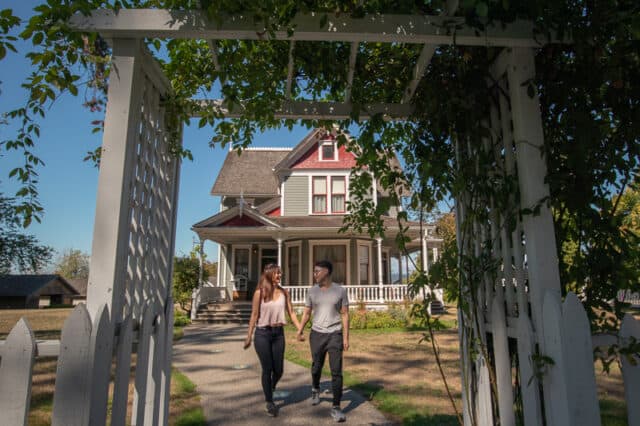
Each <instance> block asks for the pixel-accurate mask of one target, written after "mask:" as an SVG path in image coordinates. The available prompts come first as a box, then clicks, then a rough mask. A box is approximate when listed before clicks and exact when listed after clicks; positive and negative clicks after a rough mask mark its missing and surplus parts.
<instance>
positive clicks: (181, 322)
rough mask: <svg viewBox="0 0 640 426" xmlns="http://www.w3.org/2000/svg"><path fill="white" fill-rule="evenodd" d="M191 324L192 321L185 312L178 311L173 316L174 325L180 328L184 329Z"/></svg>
mask: <svg viewBox="0 0 640 426" xmlns="http://www.w3.org/2000/svg"><path fill="white" fill-rule="evenodd" d="M189 324H191V319H190V318H189V317H188V316H187V314H185V313H184V312H178V311H176V312H175V313H174V316H173V325H174V326H178V327H184V326H185V325H189Z"/></svg>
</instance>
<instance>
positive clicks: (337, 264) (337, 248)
mask: <svg viewBox="0 0 640 426" xmlns="http://www.w3.org/2000/svg"><path fill="white" fill-rule="evenodd" d="M320 260H328V261H329V262H331V264H332V266H333V273H332V274H331V279H332V280H333V282H335V283H338V284H345V283H346V282H347V281H346V280H347V246H346V245H326V246H325V245H322V246H319V245H316V246H313V263H314V264H315V263H316V262H318V261H320Z"/></svg>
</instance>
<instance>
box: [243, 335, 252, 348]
mask: <svg viewBox="0 0 640 426" xmlns="http://www.w3.org/2000/svg"><path fill="white" fill-rule="evenodd" d="M249 346H251V336H247V338H246V339H244V348H243V349H247V348H248V347H249Z"/></svg>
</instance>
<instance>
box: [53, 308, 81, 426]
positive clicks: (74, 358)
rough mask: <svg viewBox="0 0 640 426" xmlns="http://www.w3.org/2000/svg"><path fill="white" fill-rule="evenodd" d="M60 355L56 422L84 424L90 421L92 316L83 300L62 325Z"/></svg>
mask: <svg viewBox="0 0 640 426" xmlns="http://www.w3.org/2000/svg"><path fill="white" fill-rule="evenodd" d="M60 341H61V342H60V356H59V357H58V367H57V369H56V388H55V392H54V394H53V414H52V421H51V424H52V425H53V426H75V425H78V426H81V425H82V426H84V425H86V424H87V421H88V414H89V413H88V405H89V404H88V402H89V401H88V399H87V395H89V389H88V387H89V375H88V372H89V368H88V367H89V364H90V362H89V350H90V348H89V346H90V342H91V318H90V317H89V312H87V308H86V307H85V305H84V304H80V305H78V306H76V308H75V309H74V310H73V311H72V312H71V314H70V315H69V317H67V319H66V321H65V322H64V326H63V327H62V336H61V339H60Z"/></svg>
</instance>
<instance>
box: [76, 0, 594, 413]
mask: <svg viewBox="0 0 640 426" xmlns="http://www.w3.org/2000/svg"><path fill="white" fill-rule="evenodd" d="M321 18H322V14H319V13H316V14H309V15H304V16H297V17H295V18H294V19H293V21H292V22H291V25H290V27H291V28H293V29H294V31H293V33H291V34H290V33H289V32H288V31H287V29H286V28H283V29H282V30H281V31H275V33H272V34H267V33H266V32H265V29H264V28H261V27H258V26H256V24H254V22H253V20H252V18H251V17H249V16H228V17H225V18H223V19H220V20H219V21H217V22H211V21H209V20H208V19H207V18H206V15H205V14H204V13H202V12H197V11H167V10H120V11H119V12H118V13H114V12H112V11H96V12H94V13H93V14H92V15H91V16H88V17H85V16H79V15H78V16H75V17H74V18H73V19H72V21H71V24H72V25H73V26H74V27H75V28H76V29H78V30H80V31H96V32H98V33H100V34H101V35H102V37H103V38H105V39H107V40H110V44H111V47H112V49H113V57H112V61H113V65H112V69H113V70H114V71H116V72H115V73H114V72H112V74H111V77H110V86H109V95H108V106H107V116H106V120H105V135H104V143H103V150H104V153H103V156H102V160H101V169H100V180H99V188H98V208H97V214H96V226H95V231H94V232H95V237H94V245H93V250H92V253H93V255H92V265H91V277H90V280H89V288H88V307H89V312H90V313H92V314H93V313H95V312H96V311H97V309H98V307H99V306H101V305H102V304H104V303H106V304H107V306H108V307H109V308H110V311H111V313H112V318H114V319H115V321H116V322H117V321H118V320H119V319H120V318H121V317H122V315H123V311H126V310H129V311H131V312H133V314H134V318H136V317H138V318H139V316H140V314H139V312H142V309H141V306H142V305H143V304H144V303H148V301H149V300H155V305H154V306H156V311H157V312H165V311H166V310H167V309H168V307H169V305H170V286H169V283H170V278H169V277H170V272H171V264H170V262H168V261H167V262H164V263H163V262H152V265H147V264H146V263H145V262H147V261H148V255H149V253H151V254H153V253H154V252H155V250H156V249H157V248H156V247H157V246H156V244H157V240H149V233H148V232H146V231H147V230H146V229H145V228H144V226H145V225H144V224H146V223H151V222H153V221H154V220H155V219H163V223H167V224H168V227H167V228H166V232H165V233H163V234H162V233H161V234H157V235H156V234H154V235H155V236H156V237H163V238H166V237H168V236H171V238H168V241H167V242H168V245H167V248H171V247H172V244H173V233H174V231H173V229H174V228H175V223H174V221H172V219H173V218H175V207H176V205H175V200H176V195H175V194H176V190H177V186H178V182H177V178H178V173H177V171H176V168H177V164H175V161H169V162H167V163H165V164H160V163H154V162H149V161H147V160H148V155H152V156H153V155H155V154H156V148H157V146H158V145H157V144H158V143H160V145H161V142H162V137H163V136H162V133H161V132H162V123H161V122H162V114H163V111H162V106H161V104H159V103H158V99H159V97H161V96H163V95H165V94H167V93H168V92H170V87H169V85H168V84H167V82H166V79H165V78H164V76H163V74H162V72H161V70H160V67H159V66H158V65H157V63H156V61H155V60H154V59H153V58H152V57H151V56H150V55H149V54H148V53H146V49H145V44H144V39H145V38H148V37H152V38H156V37H158V38H173V39H176V38H196V39H200V40H207V42H208V45H209V47H210V53H211V60H212V61H213V64H214V66H215V67H216V69H220V66H221V64H220V62H219V61H220V55H219V54H218V48H217V41H218V40H224V39H230V40H264V41H265V42H268V41H269V40H273V39H275V40H286V41H288V42H289V46H290V48H289V54H288V55H289V57H288V75H287V81H286V93H285V95H284V100H283V104H282V108H281V110H279V111H276V112H275V113H274V114H275V117H277V118H292V119H303V118H307V119H309V118H310V119H335V120H338V119H342V118H347V117H349V116H350V114H351V111H352V103H351V101H352V99H351V85H352V82H353V78H354V73H355V64H356V59H357V55H358V51H359V46H360V44H361V43H411V44H419V45H421V46H422V51H421V53H420V55H419V57H418V59H417V61H416V63H415V65H414V68H413V73H412V75H411V79H410V82H409V84H408V86H407V87H406V89H405V91H404V93H403V96H402V101H401V102H400V103H394V104H388V103H376V104H368V105H364V106H363V107H362V108H361V110H362V111H363V113H362V114H361V115H360V117H361V119H367V118H368V117H370V116H372V115H373V114H378V113H383V114H384V115H385V116H386V118H387V119H391V120H404V119H407V118H408V117H409V116H410V115H411V113H412V99H413V97H414V95H415V91H416V88H417V86H418V83H419V81H420V80H421V79H422V78H424V77H425V74H426V73H427V68H428V65H429V62H430V60H431V58H432V56H433V55H434V52H435V50H436V48H437V47H438V46H440V45H452V44H458V45H471V46H487V47H503V48H504V50H503V52H502V54H501V55H500V56H499V58H498V59H497V61H496V63H495V65H494V69H493V70H492V72H493V76H494V78H495V80H496V81H503V83H504V84H505V88H507V86H508V90H506V91H505V93H508V94H509V99H505V108H506V109H505V110H503V111H496V112H497V114H496V115H497V117H494V118H495V123H494V125H495V126H496V127H497V129H501V130H502V131H503V133H505V136H509V141H508V142H506V139H505V143H509V144H513V145H512V146H513V147H515V149H514V150H509V149H507V151H515V153H514V154H515V160H514V159H513V158H511V159H509V158H505V159H504V161H507V162H508V161H511V164H510V168H511V171H512V172H515V168H516V167H517V173H518V177H519V183H520V191H521V200H520V204H521V205H522V206H532V205H535V204H536V203H537V202H538V201H539V200H541V199H543V198H544V197H546V196H548V195H549V189H548V187H547V185H546V184H545V183H544V177H545V175H546V166H545V161H544V159H543V158H542V157H541V156H540V155H539V148H540V147H541V146H542V145H543V134H542V125H541V118H540V110H539V105H538V98H537V96H534V97H533V98H531V97H529V96H528V95H527V93H526V87H523V86H522V83H523V82H525V81H528V80H530V79H532V78H533V77H534V76H535V70H534V49H536V48H538V47H540V45H541V42H540V41H538V40H535V39H534V37H533V27H532V24H531V23H527V22H516V23H514V24H511V25H508V26H506V27H505V28H488V29H487V31H486V32H485V33H483V34H478V33H477V32H476V30H474V29H472V28H469V27H467V26H465V25H464V21H463V19H462V18H454V17H450V16H403V15H369V16H365V17H363V18H359V19H353V18H350V17H348V16H344V15H343V16H340V17H338V16H332V15H329V17H328V19H327V22H326V25H324V26H323V27H321V26H320V20H321ZM452 24H454V25H453V26H452ZM454 27H455V28H457V29H456V30H455V31H454V30H447V28H454ZM301 41H325V42H326V41H339V42H347V43H350V44H351V45H350V46H351V54H350V57H349V66H348V76H347V89H346V91H345V95H344V101H343V102H334V103H327V102H311V101H304V100H296V99H292V98H291V85H292V78H293V76H294V71H295V70H294V55H295V45H296V42H301ZM141 101H142V102H141ZM194 102H196V101H194ZM197 102H200V103H203V104H208V105H209V106H211V107H213V108H215V109H216V112H217V113H218V114H223V115H224V116H226V117H230V118H232V117H241V116H242V114H243V107H242V104H241V103H239V104H238V103H235V104H229V103H227V101H226V100H224V99H212V100H205V101H202V100H199V101H197ZM509 106H510V109H509ZM500 114H502V115H503V116H505V115H506V116H508V117H507V119H508V121H505V120H504V119H503V120H502V121H500ZM148 115H151V116H155V117H157V120H154V119H151V120H150V121H147V123H146V125H144V126H143V130H142V131H140V124H141V120H143V119H144V118H145V117H147V116H148ZM511 121H512V122H513V128H512V129H511V128H509V127H510V126H509V125H508V124H509V123H510V122H511ZM147 128H153V130H154V131H156V130H159V131H160V133H157V134H156V133H154V132H150V131H148V130H145V129H147ZM148 133H154V136H155V138H149V137H147V136H146V135H147V134H148ZM519 141H526V143H519ZM149 142H151V143H152V145H153V146H149V147H148V148H147V149H148V150H145V149H136V146H139V147H147V146H148V143H149ZM464 148H465V147H460V149H461V150H462V151H465V149H464ZM474 149H477V148H472V147H468V150H469V152H467V154H468V155H469V156H471V155H472V154H473V150H474ZM149 168H151V173H152V174H153V173H157V174H158V175H163V176H164V175H171V176H172V181H171V182H169V188H170V190H169V191H166V194H165V196H164V199H165V200H166V201H169V200H171V202H169V204H170V205H171V208H170V209H169V210H168V211H167V214H166V215H165V216H164V218H161V217H158V216H157V214H156V212H155V210H154V209H153V208H148V207H150V206H146V205H145V203H142V205H138V203H136V202H134V203H132V200H136V197H137V196H142V197H143V200H144V195H145V194H154V193H155V191H156V190H157V185H156V183H155V181H149V180H145V176H148V173H149V171H150V170H149ZM136 185H138V186H136ZM114 188H118V189H120V191H117V190H114ZM172 197H173V198H172ZM141 207H142V209H141ZM145 207H147V208H145ZM464 208H465V206H464V202H463V201H460V200H459V203H458V211H457V213H458V215H457V216H458V220H459V221H463V220H464V214H465V211H464ZM138 210H140V211H138ZM494 225H495V226H496V227H497V226H498V224H497V223H496V224H494ZM477 226H478V230H481V231H486V232H491V230H489V229H486V225H485V224H477ZM521 227H522V230H523V232H524V234H525V235H526V240H527V244H526V247H522V248H521V247H520V246H519V245H518V244H515V245H514V246H513V250H515V251H518V250H519V249H520V253H515V254H516V256H520V257H519V258H520V259H523V258H524V256H525V254H526V256H527V261H528V276H529V277H528V280H529V281H528V292H525V291H524V285H519V286H507V288H508V289H511V290H512V291H506V292H504V293H505V294H503V291H501V289H500V288H495V287H494V286H493V285H491V284H490V283H487V285H486V287H484V291H482V292H481V295H480V296H481V297H480V303H481V304H482V307H478V312H480V314H481V318H484V320H483V321H481V322H483V324H482V326H483V327H484V326H485V324H484V323H486V324H487V326H486V329H485V330H472V331H471V332H472V333H473V335H474V336H475V337H479V338H481V339H482V340H483V341H485V342H486V339H487V338H488V337H487V336H488V335H489V334H487V333H491V332H492V331H493V329H496V326H497V325H496V324H495V322H493V323H492V321H491V317H490V316H489V315H490V313H491V309H488V308H490V307H491V306H492V304H493V301H494V300H500V301H501V300H504V299H506V300H507V302H508V303H507V304H506V306H507V307H508V308H507V309H506V310H505V311H504V313H503V315H502V318H503V319H502V321H503V322H504V324H505V325H506V326H507V327H506V328H505V331H507V332H508V331H509V328H508V325H509V323H510V322H511V324H513V323H514V322H515V321H516V320H517V319H518V318H519V317H518V316H515V315H514V314H515V312H516V309H515V308H514V306H516V305H517V304H518V303H520V306H527V305H528V304H530V305H531V307H532V309H531V317H530V318H529V316H526V315H525V316H524V317H525V318H526V320H527V322H528V323H529V324H530V326H531V329H532V330H533V334H532V335H531V337H532V341H531V343H533V344H536V343H537V344H538V345H539V346H540V347H542V348H544V347H545V340H544V336H543V332H542V331H543V318H544V316H543V313H542V306H543V299H544V297H545V296H546V297H553V298H554V299H555V300H557V302H558V303H559V302H560V279H559V273H558V268H557V259H556V251H555V236H554V230H553V221H552V217H551V212H550V210H549V209H548V208H547V207H545V206H543V207H542V208H541V211H540V214H539V215H538V216H527V217H524V218H523V222H522V224H521ZM482 236H483V233H482V232H478V234H477V238H476V240H475V243H471V245H470V248H472V249H473V248H477V247H476V246H477V245H478V243H480V242H481V238H482ZM485 236H486V235H485ZM508 246H509V247H511V244H509V245H508ZM461 250H463V251H464V250H465V248H464V247H461ZM506 251H507V250H505V254H504V255H505V257H506V256H507V254H506ZM166 253H167V258H166V259H170V255H171V250H168V251H166ZM161 257H162V256H161ZM163 258H164V257H163ZM515 258H516V259H518V257H515ZM141 263H143V264H144V267H141ZM144 271H149V272H151V273H153V274H155V276H157V277H160V276H161V277H163V280H162V285H161V286H160V288H159V290H160V291H158V292H153V291H152V287H153V286H152V284H151V283H152V282H157V278H155V279H154V278H151V276H150V275H144ZM520 278H522V277H520ZM521 283H524V281H521ZM518 290H519V291H518ZM515 293H517V295H516V294H515ZM549 295H550V296H549ZM520 317H522V315H521V316H520ZM467 321H468V319H467ZM509 321H510V322H509ZM498 328H499V329H500V330H502V328H501V327H498ZM461 329H462V327H461ZM511 335H512V336H511V337H517V332H512V333H511ZM474 336H466V335H464V333H462V336H461V338H462V340H463V341H465V340H467V339H473V338H474ZM503 337H504V340H505V341H506V338H507V336H506V334H505V335H504V336H503ZM523 344H524V343H523ZM526 344H529V343H528V342H527V343H526ZM466 346H467V344H466V343H465V344H463V347H466ZM504 346H505V348H506V344H505V345H504ZM167 348H168V346H167ZM498 348H499V345H498V347H496V350H497V349H498ZM167 351H168V349H167ZM504 351H506V349H504V350H503V352H500V353H499V354H497V355H496V357H497V358H498V359H500V356H502V357H503V358H504V359H506V361H507V362H508V360H509V354H508V353H506V352H504ZM165 359H166V360H167V361H166V362H169V361H168V360H169V359H170V356H169V354H168V353H167V354H166V356H165ZM462 362H463V366H464V371H465V372H466V374H465V375H464V376H465V377H464V383H465V386H466V388H467V391H466V392H464V393H463V394H464V395H465V397H464V398H463V399H464V403H463V411H464V413H465V419H467V421H470V420H471V419H472V418H477V419H478V421H479V422H480V423H481V424H492V423H493V418H494V415H493V414H492V413H493V407H492V405H491V398H490V397H489V395H490V388H489V384H488V382H487V380H486V378H487V377H488V372H487V361H486V360H485V359H484V358H483V357H482V356H479V357H477V358H475V359H472V357H471V356H470V354H469V353H463V361H462ZM502 364H504V362H503V363H502ZM502 364H500V363H499V364H497V365H496V370H497V371H498V385H499V386H500V387H501V389H500V391H499V393H498V397H499V401H500V407H499V408H500V410H499V412H500V418H501V422H502V423H503V424H505V425H506V424H511V423H513V422H514V421H515V420H514V419H512V418H510V417H513V410H512V409H511V408H509V409H507V407H512V406H513V397H512V395H513V391H512V386H511V380H510V373H508V372H507V371H505V368H506V367H505V368H502V367H504V365H508V366H510V362H508V363H507V364H504V365H502ZM521 367H523V368H525V369H526V366H521ZM506 374H509V380H507V376H506ZM544 385H546V383H545V384H544ZM532 388H533V387H532ZM557 393H558V392H555V388H551V389H549V388H548V386H546V387H545V390H544V392H543V394H542V395H541V396H544V399H545V406H546V407H547V413H546V416H547V417H548V418H552V417H553V416H560V417H559V418H568V411H566V409H568V404H564V403H563V402H562V401H563V400H564V401H566V398H567V394H568V393H567V392H563V393H562V395H561V396H560V395H558V394H557ZM524 394H525V395H530V394H535V395H538V392H537V386H535V392H529V393H527V392H526V390H525V391H524ZM539 399H540V398H536V397H535V396H532V397H530V398H528V399H525V400H524V407H525V415H526V417H527V418H529V417H531V418H532V419H533V418H537V420H527V424H537V423H539V421H540V418H541V417H540V416H542V415H543V413H542V411H541V409H540V403H539ZM159 402H160V403H164V402H163V401H159ZM557 403H559V404H557ZM560 405H562V406H560ZM556 406H558V410H557V413H556V411H554V410H552V409H551V408H554V407H556ZM596 406H597V404H596ZM563 407H564V409H565V411H564V412H563ZM496 408H497V407H496ZM562 416H564V417H562ZM145 421H146V418H145ZM559 424H566V423H564V422H560V423H559Z"/></svg>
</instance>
